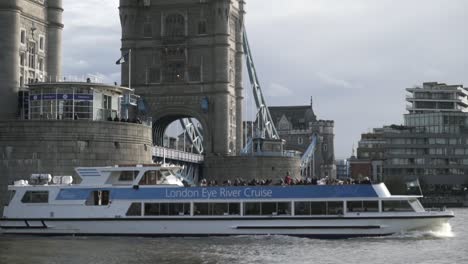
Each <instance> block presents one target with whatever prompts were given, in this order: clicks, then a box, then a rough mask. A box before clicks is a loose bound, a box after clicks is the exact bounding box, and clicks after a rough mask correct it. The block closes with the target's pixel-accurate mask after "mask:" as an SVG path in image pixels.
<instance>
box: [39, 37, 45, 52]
mask: <svg viewBox="0 0 468 264" xmlns="http://www.w3.org/2000/svg"><path fill="white" fill-rule="evenodd" d="M39 50H41V51H44V37H43V36H40V37H39Z"/></svg>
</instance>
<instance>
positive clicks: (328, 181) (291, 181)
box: [200, 174, 372, 187]
mask: <svg viewBox="0 0 468 264" xmlns="http://www.w3.org/2000/svg"><path fill="white" fill-rule="evenodd" d="M348 184H372V182H371V180H370V179H369V178H368V177H365V178H364V179H362V180H356V179H352V178H349V179H346V180H344V181H342V180H338V179H333V178H329V177H325V178H322V179H317V178H310V177H307V178H305V179H296V178H292V177H291V176H290V175H289V174H287V175H286V177H284V178H283V179H279V180H277V181H276V182H274V181H273V180H271V179H268V180H265V179H263V180H258V179H253V180H250V181H246V180H244V179H242V178H236V179H235V180H234V181H231V180H226V181H224V182H223V183H222V184H219V183H218V181H216V180H210V181H208V180H206V179H203V180H201V182H200V186H202V187H206V186H269V185H270V186H271V185H278V186H280V185H282V186H287V185H348Z"/></svg>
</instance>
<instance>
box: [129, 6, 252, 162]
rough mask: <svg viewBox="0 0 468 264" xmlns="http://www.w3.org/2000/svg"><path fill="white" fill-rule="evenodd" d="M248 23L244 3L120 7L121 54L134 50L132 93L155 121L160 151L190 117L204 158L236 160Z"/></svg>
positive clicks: (238, 146) (240, 142)
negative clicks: (177, 124)
mask: <svg viewBox="0 0 468 264" xmlns="http://www.w3.org/2000/svg"><path fill="white" fill-rule="evenodd" d="M243 16H244V1H243V0H178V1H174V0H120V20H121V26H122V54H123V55H124V54H126V53H128V51H129V50H131V53H130V54H131V60H132V63H131V65H132V66H131V78H130V79H131V87H132V88H134V89H135V90H136V93H137V94H139V95H141V96H142V97H143V98H144V101H145V105H146V107H147V108H148V109H147V110H148V115H149V116H151V117H152V118H153V122H154V127H153V131H154V138H155V139H154V141H155V142H154V143H155V144H156V145H162V144H161V143H162V140H163V134H164V131H165V129H166V128H167V126H169V125H170V124H171V123H172V122H173V121H175V120H177V119H180V118H186V117H191V118H195V119H197V120H198V121H199V122H200V124H201V125H202V127H203V134H204V145H205V146H204V147H205V151H206V154H207V155H220V156H231V155H236V154H238V152H239V151H240V149H241V148H242V101H243V96H242V93H243V87H242V61H243V48H242V43H243V39H242V31H243ZM122 84H123V85H124V86H126V85H128V84H129V63H124V64H123V65H122Z"/></svg>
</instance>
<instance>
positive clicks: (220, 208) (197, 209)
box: [193, 203, 240, 215]
mask: <svg viewBox="0 0 468 264" xmlns="http://www.w3.org/2000/svg"><path fill="white" fill-rule="evenodd" d="M193 214H194V215H240V203H195V204H194V208H193Z"/></svg>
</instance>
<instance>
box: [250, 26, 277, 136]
mask: <svg viewBox="0 0 468 264" xmlns="http://www.w3.org/2000/svg"><path fill="white" fill-rule="evenodd" d="M243 35H244V53H245V58H246V63H247V72H248V73H249V79H250V84H251V85H252V90H253V95H254V99H255V104H256V106H257V120H256V122H257V124H258V131H257V132H258V133H257V135H255V136H256V137H260V138H267V139H280V137H279V134H278V131H277V130H276V127H275V123H274V122H273V119H272V118H271V114H270V110H268V106H267V104H266V101H265V98H264V97H263V93H262V89H261V86H260V82H259V79H258V76H257V70H256V69H255V64H254V62H253V56H252V51H251V50H250V45H249V40H248V38H247V31H246V30H245V28H244V32H243ZM247 145H248V144H247Z"/></svg>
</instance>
